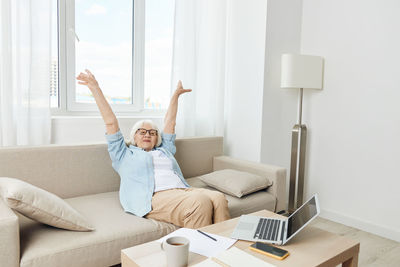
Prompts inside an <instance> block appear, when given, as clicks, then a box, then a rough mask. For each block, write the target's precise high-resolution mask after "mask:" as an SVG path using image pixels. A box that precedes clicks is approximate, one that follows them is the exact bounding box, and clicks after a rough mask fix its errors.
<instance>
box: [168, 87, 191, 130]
mask: <svg viewBox="0 0 400 267" xmlns="http://www.w3.org/2000/svg"><path fill="white" fill-rule="evenodd" d="M191 91H192V89H183V86H182V82H181V81H179V82H178V85H177V87H176V90H175V92H174V94H173V95H172V97H171V100H170V102H169V107H168V110H167V113H166V114H165V118H164V133H168V134H173V133H175V125H176V113H177V112H178V99H179V96H180V95H181V94H184V93H187V92H191Z"/></svg>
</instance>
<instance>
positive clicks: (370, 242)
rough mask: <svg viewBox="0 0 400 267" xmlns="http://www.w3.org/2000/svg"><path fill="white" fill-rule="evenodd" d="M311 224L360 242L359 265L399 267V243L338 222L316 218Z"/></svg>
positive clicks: (362, 266)
mask: <svg viewBox="0 0 400 267" xmlns="http://www.w3.org/2000/svg"><path fill="white" fill-rule="evenodd" d="M311 225H313V226H315V227H318V228H321V229H323V230H325V231H329V232H332V233H335V234H339V235H342V236H346V237H348V238H351V239H353V240H357V241H359V242H360V255H359V261H358V266H360V267H389V266H390V267H392V266H393V267H400V243H398V242H396V241H393V240H390V239H386V238H383V237H380V236H377V235H373V234H370V233H367V232H364V231H361V230H358V229H355V228H352V227H349V226H345V225H343V224H340V223H335V222H332V221H329V220H326V219H323V218H320V217H319V218H316V219H315V220H314V221H313V222H311Z"/></svg>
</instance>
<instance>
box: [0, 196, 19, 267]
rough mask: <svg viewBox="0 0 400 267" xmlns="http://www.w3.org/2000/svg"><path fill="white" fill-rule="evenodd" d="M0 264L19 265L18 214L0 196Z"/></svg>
mask: <svg viewBox="0 0 400 267" xmlns="http://www.w3.org/2000/svg"><path fill="white" fill-rule="evenodd" d="M0 240H1V242H0V265H1V266H10V267H17V266H19V260H20V259H19V224H18V216H17V215H16V214H15V213H14V212H13V211H12V210H11V209H10V208H9V207H8V206H7V205H6V203H4V201H3V199H1V198H0Z"/></svg>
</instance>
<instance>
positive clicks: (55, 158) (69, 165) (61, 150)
mask: <svg viewBox="0 0 400 267" xmlns="http://www.w3.org/2000/svg"><path fill="white" fill-rule="evenodd" d="M176 147H177V153H176V155H175V156H176V159H177V160H178V163H179V165H180V166H181V169H182V172H183V175H184V176H185V177H186V178H189V177H193V176H197V175H201V174H205V173H208V172H211V171H212V167H213V166H212V164H213V157H214V156H220V155H222V154H223V139H222V137H195V138H182V139H177V140H176ZM0 177H13V178H18V179H21V180H24V181H26V182H28V183H31V184H33V185H35V186H38V187H40V188H43V189H45V190H47V191H49V192H52V193H54V194H56V195H58V196H60V197H61V198H70V197H75V196H82V195H87V194H96V193H103V192H109V191H117V190H118V189H119V175H118V174H117V173H116V172H115V171H114V170H113V168H112V166H111V160H110V157H109V155H108V151H107V145H106V144H91V145H48V146H37V147H27V146H21V147H4V148H0Z"/></svg>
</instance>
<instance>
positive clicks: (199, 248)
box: [157, 228, 236, 257]
mask: <svg viewBox="0 0 400 267" xmlns="http://www.w3.org/2000/svg"><path fill="white" fill-rule="evenodd" d="M205 233H206V234H208V235H209V236H212V237H214V238H215V239H217V241H214V240H212V239H211V238H209V237H207V236H205V235H203V234H201V233H199V232H197V230H193V229H189V228H180V229H178V230H176V231H174V232H172V233H170V234H168V235H166V236H164V237H163V238H160V239H158V240H157V242H160V243H161V242H164V240H165V239H167V238H170V237H172V236H183V237H186V238H187V239H189V240H190V245H189V250H190V251H191V252H194V253H197V254H201V255H203V256H206V257H213V256H215V255H217V254H218V253H220V252H222V251H224V250H227V249H228V248H230V247H231V246H232V245H233V244H235V242H236V239H232V238H228V237H224V236H220V235H215V234H210V233H207V232H205Z"/></svg>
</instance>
